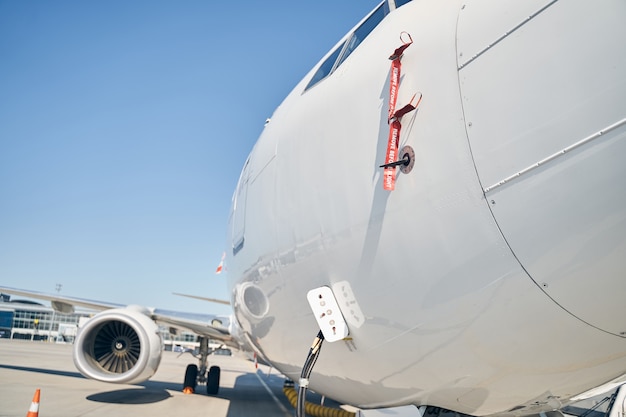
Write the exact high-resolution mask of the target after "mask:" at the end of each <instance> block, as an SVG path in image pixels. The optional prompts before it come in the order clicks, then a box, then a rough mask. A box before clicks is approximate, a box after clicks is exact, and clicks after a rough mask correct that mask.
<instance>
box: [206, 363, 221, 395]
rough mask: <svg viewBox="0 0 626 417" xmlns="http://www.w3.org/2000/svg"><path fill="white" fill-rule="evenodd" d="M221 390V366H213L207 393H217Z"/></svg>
mask: <svg viewBox="0 0 626 417" xmlns="http://www.w3.org/2000/svg"><path fill="white" fill-rule="evenodd" d="M219 390H220V367H219V366H211V368H210V369H209V374H208V375H207V380H206V393H207V395H217V393H218V391H219Z"/></svg>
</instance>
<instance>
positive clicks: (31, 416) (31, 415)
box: [26, 388, 41, 417]
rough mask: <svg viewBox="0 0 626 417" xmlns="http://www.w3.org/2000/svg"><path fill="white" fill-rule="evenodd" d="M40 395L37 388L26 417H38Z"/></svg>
mask: <svg viewBox="0 0 626 417" xmlns="http://www.w3.org/2000/svg"><path fill="white" fill-rule="evenodd" d="M40 395H41V393H40V390H39V388H37V390H36V391H35V395H33V402H32V403H31V404H30V408H29V409H28V414H26V417H38V416H39V396H40Z"/></svg>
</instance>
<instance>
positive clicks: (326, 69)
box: [304, 42, 346, 91]
mask: <svg viewBox="0 0 626 417" xmlns="http://www.w3.org/2000/svg"><path fill="white" fill-rule="evenodd" d="M345 44H346V43H345V42H344V43H342V44H341V46H339V47H338V48H337V49H335V51H334V52H333V53H332V54H330V56H329V57H328V58H326V61H324V63H323V64H322V65H320V67H319V68H318V69H317V71H316V72H315V75H313V78H311V81H309V84H307V86H306V88H305V89H304V91H306V90H308V89H309V88H311V87H313V86H314V85H315V84H317V83H318V82H320V81H322V80H323V79H324V78H326V77H327V76H328V75H329V74H330V73H331V72H332V71H333V68H334V67H335V62H336V61H337V57H339V54H340V53H341V51H342V50H343V46H344V45H345Z"/></svg>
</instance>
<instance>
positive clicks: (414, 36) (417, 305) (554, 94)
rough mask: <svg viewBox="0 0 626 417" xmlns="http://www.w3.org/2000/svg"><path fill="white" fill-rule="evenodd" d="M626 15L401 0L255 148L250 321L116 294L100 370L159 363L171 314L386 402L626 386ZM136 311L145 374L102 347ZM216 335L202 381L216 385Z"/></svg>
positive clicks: (548, 402)
mask: <svg viewBox="0 0 626 417" xmlns="http://www.w3.org/2000/svg"><path fill="white" fill-rule="evenodd" d="M624 18H626V4H625V3H624V2H622V1H617V0H605V1H602V2H587V1H582V0H567V1H565V0H529V1H525V2H519V1H512V0H498V1H489V0H469V1H435V0H413V1H408V0H395V1H394V0H386V1H383V2H382V3H380V5H379V6H378V7H376V8H375V9H374V10H373V11H372V12H371V13H370V14H368V15H367V16H366V17H365V18H364V19H362V20H361V21H360V22H359V23H358V24H357V25H356V26H355V27H354V28H353V29H352V30H351V31H350V32H349V33H348V34H346V35H345V37H343V38H342V39H341V40H340V41H339V42H338V43H337V44H336V45H335V46H334V47H333V48H332V49H331V50H330V51H329V52H328V53H327V54H326V55H325V56H324V57H323V58H322V59H321V61H320V62H319V63H318V64H317V65H316V66H315V67H314V68H313V69H312V70H311V71H310V72H309V73H308V74H306V75H305V77H304V78H303V79H302V81H300V82H299V83H298V84H297V85H296V86H295V87H294V89H293V90H292V91H291V93H290V94H289V95H288V96H287V97H286V98H285V99H284V101H283V102H282V103H281V104H280V106H279V107H278V108H277V109H276V110H275V112H274V114H273V115H272V116H271V118H269V119H268V121H267V122H266V125H265V127H264V129H263V132H262V133H261V136H260V137H259V139H258V141H257V142H256V144H255V145H254V148H253V149H252V151H251V153H250V155H249V157H248V159H247V160H246V162H245V164H244V167H243V169H242V172H241V175H240V178H239V181H238V184H237V186H236V189H235V191H234V194H233V202H232V210H231V214H230V218H229V221H228V237H227V242H226V247H227V251H226V259H225V263H224V264H225V266H226V269H227V274H228V280H229V286H230V288H231V292H232V295H231V300H230V302H231V305H232V307H233V312H234V317H233V320H232V321H231V322H230V325H229V328H227V329H225V328H222V327H220V326H219V325H217V324H216V325H214V326H211V325H207V324H206V323H201V324H198V323H197V322H193V321H187V320H185V319H183V318H182V317H179V318H177V317H173V316H168V315H159V314H157V312H156V311H155V310H146V309H142V308H139V307H121V308H118V309H115V310H105V311H103V312H102V313H100V314H99V315H98V316H96V317H94V319H93V320H94V321H93V324H91V325H90V324H88V325H87V327H86V328H84V329H83V330H82V331H81V332H80V333H79V335H78V339H77V342H76V346H77V348H75V351H74V354H75V362H76V364H77V366H78V368H79V370H81V372H83V371H84V370H85V369H84V368H89V369H92V371H88V372H87V374H89V375H87V376H90V377H94V378H97V379H101V380H108V381H109V382H129V381H138V380H140V379H141V378H147V377H149V374H150V372H147V370H152V368H155V369H156V366H157V364H158V360H156V359H155V358H156V357H157V356H158V352H157V351H156V350H149V353H148V351H144V350H143V346H144V343H145V342H146V341H148V344H152V342H153V341H152V340H148V339H145V338H143V337H144V336H141V334H142V332H144V333H151V330H150V329H152V328H151V327H150V326H153V325H154V324H153V323H154V321H155V320H156V321H158V322H162V323H166V324H167V323H169V324H170V325H173V326H181V327H184V328H188V329H191V330H193V331H196V332H197V333H198V334H199V335H201V336H202V337H203V338H206V337H211V338H213V337H215V338H217V339H221V340H224V341H225V342H227V343H230V344H232V345H238V346H239V347H240V348H242V349H244V350H248V349H250V350H253V351H254V352H256V353H257V355H259V357H260V358H262V359H263V360H265V361H267V363H270V364H271V365H272V366H273V367H275V368H276V369H278V370H279V371H280V372H282V373H283V374H284V375H285V376H286V377H288V378H289V379H292V380H294V381H298V383H299V385H300V389H301V390H302V388H304V389H307V388H310V389H313V390H315V391H316V392H318V393H320V394H324V395H326V396H328V397H331V398H333V399H335V400H337V401H340V402H342V403H345V404H350V405H353V406H356V407H359V408H363V409H377V408H387V407H396V406H404V405H415V406H419V407H424V406H428V407H431V410H433V409H438V410H450V411H452V412H455V413H460V414H467V415H473V416H496V415H498V416H527V415H544V416H545V415H546V413H552V412H555V411H556V410H560V409H562V408H563V407H565V406H567V405H568V404H571V403H573V402H574V401H578V400H581V399H584V398H589V397H591V396H593V395H595V394H597V393H598V392H600V391H602V390H603V389H608V388H609V387H615V386H618V385H621V384H623V383H625V382H626V322H625V320H624V317H626V314H625V313H626V303H624V302H623V296H624V294H626V281H625V280H624V279H623V277H622V275H623V273H624V271H626V256H625V255H626V239H624V236H626V188H625V187H624V186H623V183H622V181H623V180H624V179H626V164H624V162H623V161H624V160H626V140H625V139H626V78H625V77H624V74H626V48H624V47H623V45H621V43H620V42H621V41H622V40H623V39H626V26H625V25H623V21H624ZM0 290H1V291H3V292H11V290H12V291H15V289H7V288H0ZM19 291H23V293H22V294H21V295H33V293H32V292H28V291H25V290H19ZM50 297H57V296H50ZM51 300H52V301H56V302H57V303H61V305H63V304H62V303H63V302H66V303H68V304H71V303H69V301H71V300H65V301H64V300H60V299H58V298H54V299H52V298H51ZM98 317H99V318H98ZM116 321H117V322H123V323H126V324H127V325H128V326H129V327H131V328H132V330H134V332H135V333H137V334H139V335H140V336H139V339H140V344H141V347H142V350H141V351H140V352H139V354H138V355H139V358H140V360H138V361H137V362H136V364H135V368H138V367H141V366H144V369H136V370H135V368H133V369H131V370H127V371H123V372H121V373H120V374H112V373H110V372H105V371H103V370H102V369H101V368H99V367H100V366H101V365H99V363H98V362H97V361H96V360H94V358H93V353H94V351H95V347H96V342H95V341H96V339H97V337H98V335H99V334H100V333H102V332H101V330H102V329H103V328H104V327H105V326H108V323H112V322H116ZM190 323H191V324H190ZM194 323H195V324H196V325H194ZM112 327H113V326H112ZM146 329H147V330H146ZM311 340H313V341H314V342H313V344H311ZM322 342H324V348H323V350H322V349H321V346H322ZM155 343H156V342H155ZM107 346H112V347H113V349H117V344H116V343H113V344H111V343H108V342H107ZM120 348H124V346H123V343H122V345H121V346H120ZM207 349H208V348H204V349H203V352H204V354H205V355H204V356H205V360H201V361H200V364H199V366H198V367H199V368H200V371H198V372H197V375H196V376H197V378H206V380H208V381H210V382H209V384H208V385H207V387H209V386H210V387H211V389H208V391H209V392H214V391H215V388H216V386H217V385H218V382H217V379H218V378H216V377H214V376H213V377H211V372H212V371H214V370H212V371H211V372H209V373H208V375H209V377H208V378H207V377H205V371H206V369H205V368H206V354H208V350H207ZM307 351H308V355H307ZM201 356H202V355H201ZM77 357H78V359H77ZM81 367H82V368H83V369H81ZM93 369H99V370H98V371H93ZM190 372H191V376H190V377H187V375H190V374H186V378H185V379H186V380H187V379H193V371H190ZM217 372H219V371H217ZM214 375H215V374H214ZM201 382H204V383H206V381H201ZM185 385H187V383H186V384H185ZM192 385H193V384H192ZM622 391H623V390H622Z"/></svg>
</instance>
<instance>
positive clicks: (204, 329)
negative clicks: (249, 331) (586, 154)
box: [0, 286, 246, 394]
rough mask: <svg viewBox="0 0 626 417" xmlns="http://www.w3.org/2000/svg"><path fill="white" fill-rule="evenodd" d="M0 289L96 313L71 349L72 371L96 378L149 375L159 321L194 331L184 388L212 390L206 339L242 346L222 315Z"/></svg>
mask: <svg viewBox="0 0 626 417" xmlns="http://www.w3.org/2000/svg"><path fill="white" fill-rule="evenodd" d="M0 293H6V294H11V295H17V296H22V297H28V298H34V299H39V300H46V301H50V303H51V305H52V308H53V309H54V310H55V311H58V312H60V313H66V314H67V313H73V312H74V307H83V308H87V309H91V310H96V311H99V313H98V314H96V315H95V316H94V317H92V318H90V319H89V320H88V321H87V322H86V323H85V324H84V325H83V326H82V327H81V329H80V331H79V333H78V336H77V337H76V340H75V342H74V353H73V355H74V363H75V365H76V367H77V368H78V370H79V371H80V372H81V373H82V374H83V375H84V376H86V377H88V378H92V379H96V380H99V381H104V382H111V383H125V384H132V383H139V382H142V381H145V380H147V379H149V378H150V377H151V376H152V375H154V373H155V372H156V370H157V367H158V365H159V363H160V358H161V354H162V351H163V342H162V339H161V336H160V331H159V325H161V326H166V327H168V328H169V329H170V332H172V333H176V330H175V329H178V330H188V331H191V332H193V333H195V334H197V335H198V340H199V342H200V347H199V354H198V355H197V357H198V359H199V364H198V366H196V365H189V366H188V367H187V370H186V372H185V389H186V390H187V389H191V390H192V391H193V390H194V389H195V387H196V383H198V382H199V383H206V384H207V393H208V394H217V390H218V387H219V369H215V368H216V367H211V370H210V371H209V369H208V365H207V357H208V355H209V354H210V353H212V351H211V349H210V348H209V343H208V341H209V339H212V340H218V341H221V342H222V343H223V344H225V345H227V346H229V347H232V348H235V349H242V350H246V344H245V343H242V342H241V341H240V340H239V339H238V337H237V334H238V332H237V329H238V328H237V326H236V323H235V322H234V320H231V318H230V317H227V316H217V315H211V314H196V313H186V312H179V311H170V310H162V309H156V308H152V307H142V306H137V305H128V306H126V305H122V304H117V303H109V302H103V301H95V300H87V299H82V298H76V297H67V296H61V295H59V294H47V293H42V292H39V291H31V290H24V289H19V288H11V287H2V286H0ZM195 298H200V299H202V298H201V297H195ZM211 373H212V374H211Z"/></svg>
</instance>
